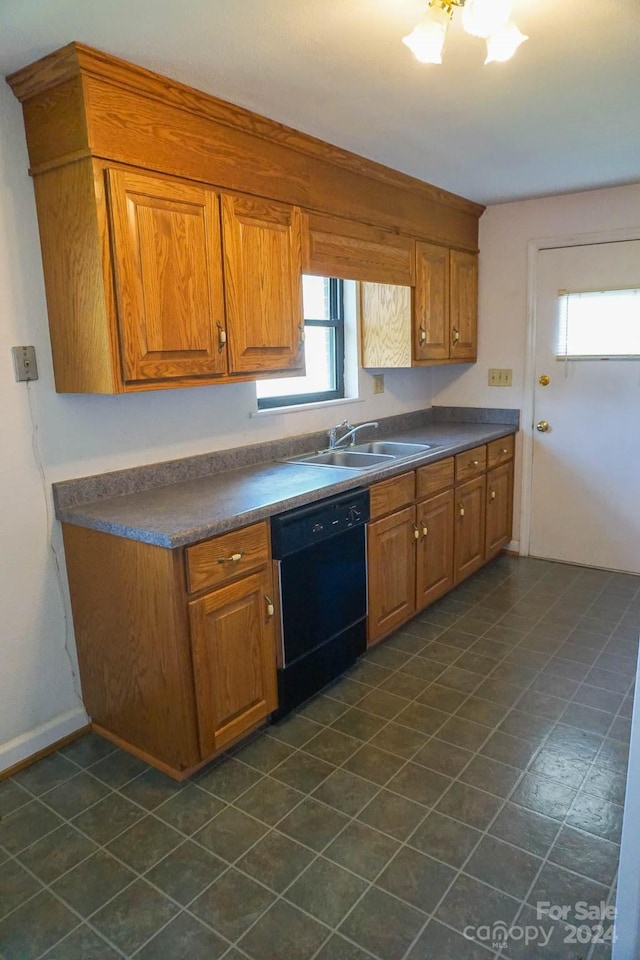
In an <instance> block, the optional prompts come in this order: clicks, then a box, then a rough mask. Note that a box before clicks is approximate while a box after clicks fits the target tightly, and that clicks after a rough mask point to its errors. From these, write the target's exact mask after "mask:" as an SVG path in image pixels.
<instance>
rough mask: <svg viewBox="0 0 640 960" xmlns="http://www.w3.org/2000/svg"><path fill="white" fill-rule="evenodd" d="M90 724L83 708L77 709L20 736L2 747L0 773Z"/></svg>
mask: <svg viewBox="0 0 640 960" xmlns="http://www.w3.org/2000/svg"><path fill="white" fill-rule="evenodd" d="M89 722H90V721H89V717H88V716H87V714H86V713H85V711H84V710H83V709H82V707H76V709H75V710H69V712H68V713H63V714H61V715H60V716H59V717H55V719H53V720H49V722H48V723H43V724H42V726H40V727H36V728H35V730H29V731H28V732H27V733H22V734H20V736H19V737H14V738H13V740H9V741H8V743H4V744H2V745H1V746H0V773H2V771H3V770H8V769H9V767H13V766H15V765H16V763H21V762H22V760H27V759H28V758H29V757H32V756H33V755H34V754H36V753H39V752H40V750H45V749H46V748H47V747H50V746H51V744H52V743H57V741H58V740H62V739H63V738H64V737H68V736H69V734H71V733H75V731H76V730H81V729H82V727H86V725H87V724H88V723H89Z"/></svg>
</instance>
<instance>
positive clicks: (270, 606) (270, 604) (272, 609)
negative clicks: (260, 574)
mask: <svg viewBox="0 0 640 960" xmlns="http://www.w3.org/2000/svg"><path fill="white" fill-rule="evenodd" d="M264 602H265V603H266V605H267V616H268V617H272V616H273V615H274V613H275V612H276V608H275V607H274V605H273V600H272V599H271V597H268V596H267V595H266V593H265V595H264Z"/></svg>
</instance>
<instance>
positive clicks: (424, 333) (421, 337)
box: [418, 327, 427, 343]
mask: <svg viewBox="0 0 640 960" xmlns="http://www.w3.org/2000/svg"><path fill="white" fill-rule="evenodd" d="M418 340H419V341H420V343H426V340H427V331H426V330H425V328H424V327H420V328H419V336H418Z"/></svg>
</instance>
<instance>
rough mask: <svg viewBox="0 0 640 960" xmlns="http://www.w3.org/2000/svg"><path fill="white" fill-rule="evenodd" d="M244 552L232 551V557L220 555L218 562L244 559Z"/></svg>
mask: <svg viewBox="0 0 640 960" xmlns="http://www.w3.org/2000/svg"><path fill="white" fill-rule="evenodd" d="M242 557H243V554H242V553H232V554H231V556H230V557H218V561H217V562H218V563H237V562H238V560H242Z"/></svg>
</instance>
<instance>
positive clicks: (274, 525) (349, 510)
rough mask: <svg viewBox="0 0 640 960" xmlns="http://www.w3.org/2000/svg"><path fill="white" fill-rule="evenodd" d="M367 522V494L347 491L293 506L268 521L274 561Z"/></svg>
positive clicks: (367, 492)
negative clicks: (314, 501)
mask: <svg viewBox="0 0 640 960" xmlns="http://www.w3.org/2000/svg"><path fill="white" fill-rule="evenodd" d="M368 519H369V491H368V490H349V492H348V493H342V494H339V495H338V496H337V497H329V498H327V499H326V500H320V501H318V502H317V503H311V504H309V505H308V506H306V507H296V508H295V509H294V510H289V511H287V513H280V514H278V515H277V516H276V517H272V518H271V546H272V551H273V557H274V559H275V560H281V559H282V558H283V557H286V556H288V555H289V554H291V553H295V552H296V551H298V550H303V549H304V548H305V547H309V546H311V545H312V544H314V543H319V542H321V541H323V540H328V539H329V538H330V537H335V536H336V535H337V534H340V533H343V532H344V531H345V530H349V529H351V528H352V527H358V526H361V525H362V524H363V523H366V522H367V520H368Z"/></svg>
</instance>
